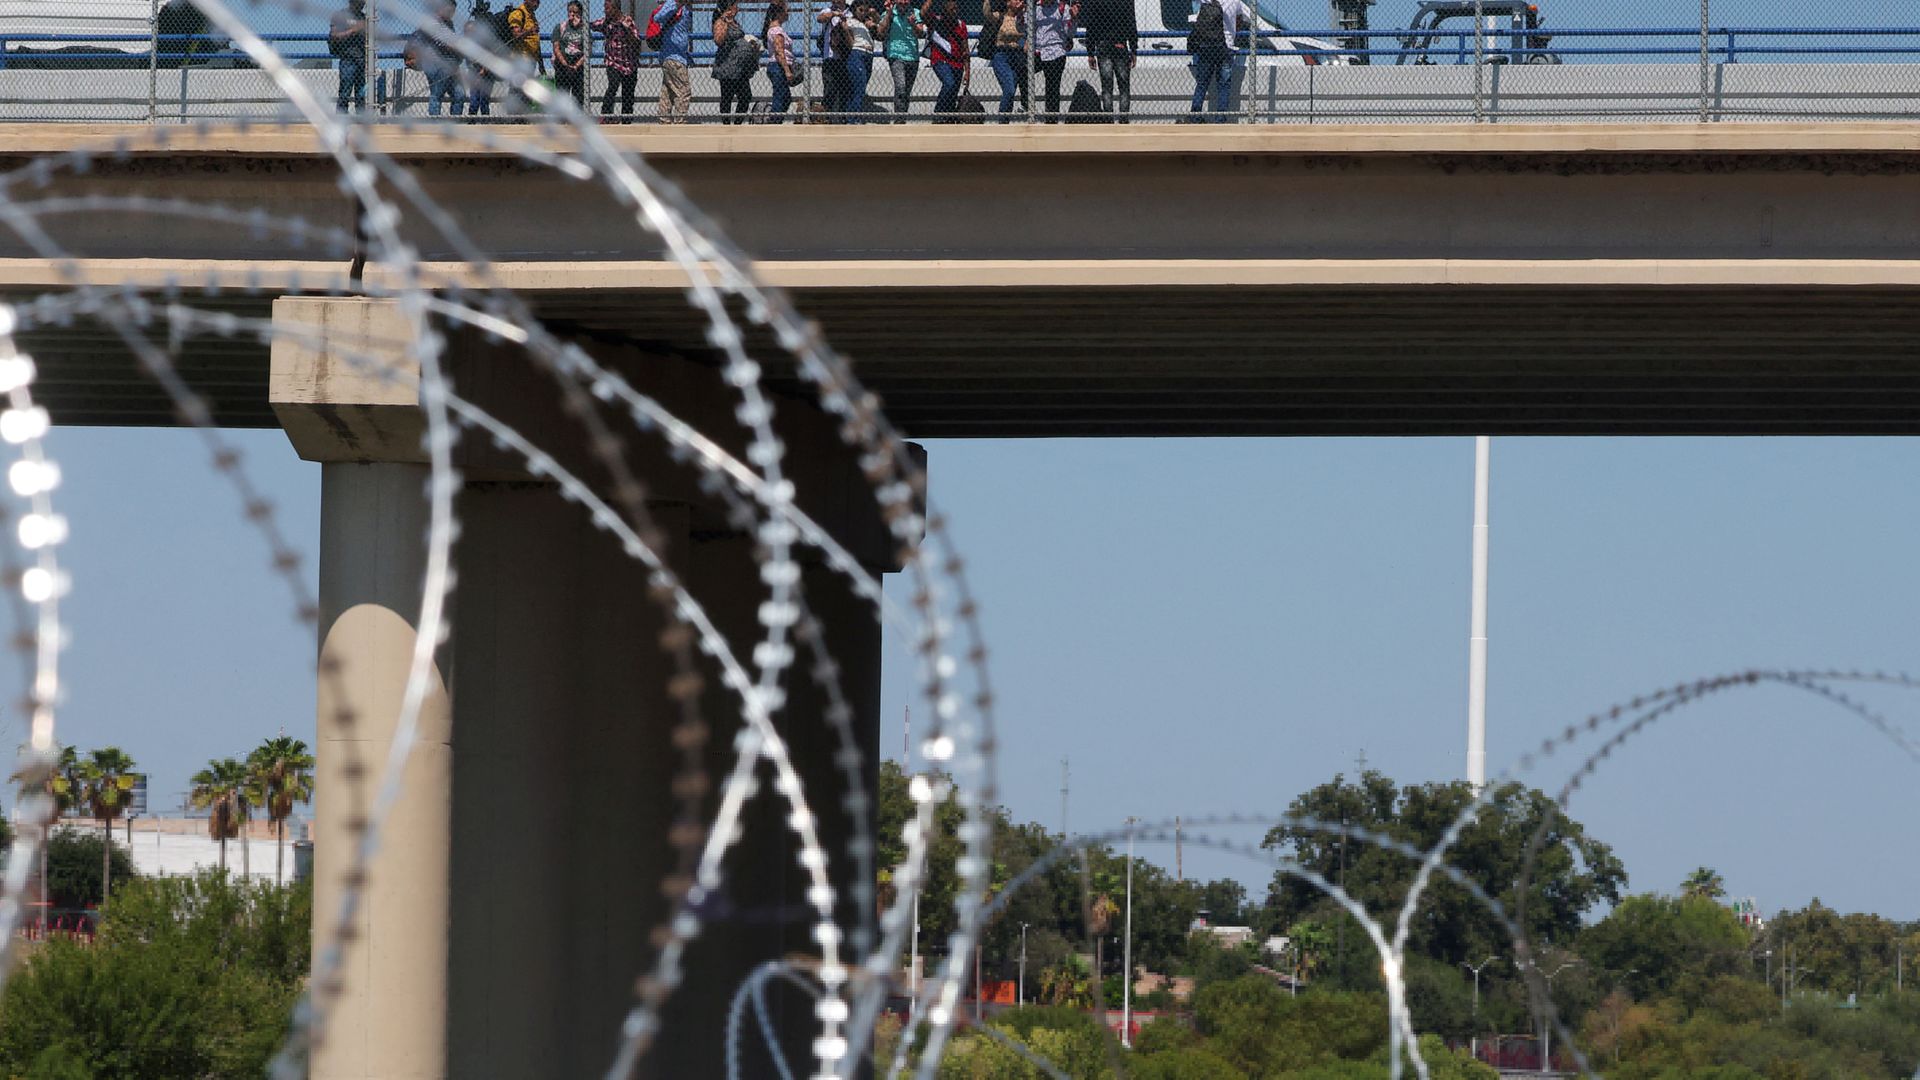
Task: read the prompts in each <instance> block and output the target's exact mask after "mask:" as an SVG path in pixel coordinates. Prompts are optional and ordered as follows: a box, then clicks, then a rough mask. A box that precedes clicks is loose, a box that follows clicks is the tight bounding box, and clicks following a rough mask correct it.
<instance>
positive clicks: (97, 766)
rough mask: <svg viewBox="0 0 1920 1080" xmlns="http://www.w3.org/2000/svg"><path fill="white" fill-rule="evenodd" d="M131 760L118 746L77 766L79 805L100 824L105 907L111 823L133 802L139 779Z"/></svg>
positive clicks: (108, 888)
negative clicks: (134, 790) (136, 782)
mask: <svg viewBox="0 0 1920 1080" xmlns="http://www.w3.org/2000/svg"><path fill="white" fill-rule="evenodd" d="M133 770H134V763H133V758H131V757H129V756H128V755H127V752H126V751H124V750H122V749H120V748H119V747H117V746H105V747H101V748H100V749H98V750H95V751H93V752H91V753H89V754H88V755H87V756H86V758H85V759H83V760H82V761H81V762H80V763H79V768H78V774H79V779H80V796H79V801H80V804H81V805H83V806H85V807H86V808H87V812H88V813H89V814H91V815H92V816H93V819H94V820H95V821H98V822H99V823H100V840H101V843H102V845H104V846H103V847H102V849H101V852H100V903H101V906H102V907H104V906H106V902H107V897H108V896H110V895H111V894H112V892H113V862H112V859H111V855H110V853H111V851H112V847H113V836H112V834H113V823H114V821H115V820H117V819H118V818H119V817H120V815H121V814H122V813H124V812H125V811H126V809H127V806H128V804H129V803H131V802H132V801H133V785H134V782H135V781H136V780H137V779H138V774H136V773H135V772H134V771H133Z"/></svg>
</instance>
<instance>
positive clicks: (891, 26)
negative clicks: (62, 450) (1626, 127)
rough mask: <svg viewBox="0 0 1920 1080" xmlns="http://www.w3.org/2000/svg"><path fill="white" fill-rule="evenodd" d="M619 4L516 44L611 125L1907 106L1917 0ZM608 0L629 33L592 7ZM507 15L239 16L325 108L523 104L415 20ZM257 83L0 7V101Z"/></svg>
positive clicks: (142, 21) (273, 100) (95, 14)
mask: <svg viewBox="0 0 1920 1080" xmlns="http://www.w3.org/2000/svg"><path fill="white" fill-rule="evenodd" d="M508 2H509V0H495V3H497V4H500V5H505V4H507V3H508ZM595 2H596V3H601V4H604V2H605V0H595ZM634 2H635V0H616V4H618V3H625V4H626V5H628V6H627V7H626V8H625V11H624V12H623V11H622V10H620V9H619V8H618V7H615V8H613V9H612V10H609V9H608V8H606V7H604V6H603V7H602V9H601V10H597V11H588V12H584V13H583V15H584V20H585V21H586V22H588V23H589V24H590V26H589V27H588V28H587V29H586V30H585V32H584V33H582V32H581V30H580V29H578V28H574V29H571V30H569V31H568V32H567V33H565V34H562V35H561V36H562V37H563V38H566V39H567V40H568V41H569V42H571V43H575V44H578V43H579V42H580V41H581V40H582V39H584V43H585V47H586V50H587V53H586V55H587V59H586V62H585V65H584V70H583V71H582V72H581V73H580V74H579V75H578V76H573V75H572V74H571V73H570V72H566V71H563V70H561V69H560V67H559V57H558V55H557V54H556V52H555V49H554V41H555V38H556V32H557V31H560V30H562V28H563V26H564V25H565V24H566V22H567V19H568V12H567V11H566V9H565V6H564V5H563V4H562V0H545V3H544V4H543V5H541V6H540V7H538V8H536V9H534V10H533V11H532V12H531V14H532V21H533V24H534V25H537V26H538V28H539V36H538V38H537V41H538V46H537V51H534V52H528V53H526V54H525V56H526V59H527V60H528V62H529V63H537V65H538V67H539V69H540V70H541V76H542V77H544V78H546V79H548V80H549V82H550V84H551V85H554V86H556V87H557V88H558V89H560V90H564V91H568V92H572V93H574V94H576V95H577V97H578V99H579V100H580V101H581V102H582V104H583V105H584V106H585V107H586V108H587V109H588V110H589V111H590V112H596V113H603V114H604V115H606V116H607V117H608V118H609V119H610V120H614V121H624V120H629V119H631V120H633V121H658V120H663V119H664V120H669V121H686V122H698V123H776V122H784V123H846V124H858V123H893V122H908V121H912V122H941V123H974V124H978V123H996V122H1011V123H1029V122H1042V123H1045V122H1063V123H1113V122H1120V123H1200V122H1206V123H1282V124H1301V123H1406V122H1482V123H1515V122H1542V121H1584V120H1599V119H1620V120H1642V121H1644V120H1668V121H1674V122H1683V121H1696V122H1698V121H1706V122H1720V121H1737V120H1765V119H1821V118H1845V119H1863V120H1864V119H1920V7H1914V6H1912V5H1911V4H1909V3H1894V2H1892V0H1859V2H1857V3H1854V4H1852V5H1849V6H1845V7H1839V6H1824V7H1823V6H1816V5H1813V4H1810V3H1808V2H1807V0H1699V2H1695V0H1539V2H1533V3H1529V2H1526V0H1377V2H1375V0H1328V6H1327V7H1326V8H1325V9H1324V10H1323V9H1322V7H1321V4H1322V0H1303V2H1301V3H1294V4H1280V3H1278V2H1277V0H1081V2H1080V3H1078V4H1069V3H1067V2H1066V0H951V3H949V0H933V2H932V3H930V4H926V5H925V6H920V5H921V3H922V0H861V2H860V3H859V4H857V5H856V6H853V7H846V6H842V3H843V0H789V4H788V7H787V10H786V11H785V14H784V18H778V17H776V18H775V19H772V20H770V19H769V7H768V4H767V3H765V2H755V3H745V4H741V5H739V7H738V8H737V12H736V13H737V19H736V20H735V21H736V22H737V25H738V26H739V28H740V32H739V37H740V38H742V39H744V40H740V41H734V42H731V43H729V42H725V41H716V40H715V37H716V35H715V34H714V28H715V23H716V15H717V14H718V12H716V9H715V7H714V5H713V4H712V3H711V2H706V3H696V4H691V5H689V6H688V7H687V8H686V9H685V11H686V15H685V26H684V28H683V30H684V34H683V40H682V42H681V47H682V48H683V49H684V52H685V54H686V60H685V64H684V66H679V65H678V63H677V62H676V61H675V60H674V58H673V56H672V55H671V54H672V53H673V51H674V46H673V43H672V42H671V41H667V42H664V43H663V44H664V45H665V49H664V50H663V48H661V47H653V46H649V45H648V44H647V43H646V42H645V41H644V40H641V39H644V38H645V37H646V33H647V26H648V23H649V21H650V19H651V18H652V17H653V16H654V15H656V12H655V11H653V10H652V8H651V7H650V6H647V2H646V0H640V3H641V4H642V6H641V7H640V8H639V9H638V10H635V9H634V8H633V7H632V6H631V5H632V4H633V3H634ZM776 11H777V9H776ZM623 15H629V16H630V17H631V18H632V20H633V21H632V23H631V24H630V26H631V29H629V30H621V29H620V28H618V27H617V26H613V25H612V24H611V23H609V22H608V21H606V20H612V22H613V23H617V22H618V21H619V19H620V18H621V16H623ZM507 16H508V13H507V11H506V10H505V8H504V7H500V8H496V7H492V6H489V4H488V3H486V0H481V2H480V3H478V4H475V3H474V2H473V0H461V3H460V6H459V7H458V8H453V7H451V6H449V7H448V8H445V9H441V10H435V9H434V8H433V7H432V6H431V0H429V3H428V4H426V5H422V4H420V3H418V2H417V0H406V2H405V3H398V2H385V3H383V0H365V6H364V7H353V8H342V9H340V10H338V11H330V10H325V9H322V8H305V9H295V10H289V9H283V8H274V7H271V6H262V7H260V8H257V9H256V12H255V16H254V23H253V25H254V26H255V28H256V29H258V30H259V31H260V32H261V33H262V35H263V36H264V37H265V38H266V39H267V40H268V41H269V42H270V43H271V45H272V46H273V47H274V48H275V49H276V50H278V51H279V52H280V53H281V54H282V55H283V56H284V57H286V58H287V59H288V60H290V61H292V63H293V65H294V67H295V71H296V74H297V76H298V77H299V78H301V79H302V80H304V81H305V82H306V83H307V84H308V86H309V88H310V89H311V90H312V91H313V92H314V93H315V94H317V95H319V96H320V97H321V98H323V99H326V100H332V101H334V102H335V104H336V105H337V106H339V107H341V108H343V109H357V110H361V111H364V112H366V113H368V114H369V115H372V116H376V117H397V116H427V115H430V114H431V115H440V116H444V117H447V118H449V119H451V118H453V117H455V116H458V117H459V118H460V119H461V120H462V121H463V122H482V123H510V122H517V121H524V120H525V119H526V118H527V115H526V114H528V113H529V112H531V111H533V106H532V105H531V104H530V103H528V102H526V101H525V100H523V99H521V98H520V97H519V96H518V95H517V94H513V93H510V92H508V91H507V90H506V88H505V86H504V84H503V83H501V82H499V81H498V80H496V79H495V78H493V77H491V76H490V75H488V74H486V73H484V72H483V71H481V70H480V69H478V68H477V67H476V66H475V65H472V64H469V63H466V62H464V61H462V60H461V59H460V58H459V57H458V55H456V54H455V53H454V52H453V51H452V50H450V49H446V48H436V46H435V43H433V42H431V41H428V40H425V39H421V38H415V37H414V34H415V31H416V28H417V27H418V26H419V25H420V24H421V23H423V22H432V21H434V20H436V19H439V18H445V19H447V20H449V21H448V22H445V23H441V24H440V25H444V26H447V27H448V28H449V33H454V34H461V35H466V36H469V37H471V38H472V39H473V40H474V41H475V42H476V44H484V45H488V46H489V47H492V48H495V49H497V48H499V45H498V37H497V36H496V32H497V33H507V32H509V30H508V19H507ZM521 25H525V24H524V23H523V24H521ZM725 25H726V22H725V21H724V20H723V21H722V22H721V26H722V27H723V29H724V27H725ZM356 26H357V27H358V28H360V29H362V30H364V32H363V33H359V34H357V35H356V34H353V33H349V34H347V35H345V36H344V37H343V36H342V34H341V33H340V31H341V30H342V29H346V30H349V31H351V30H354V29H355V28H356ZM961 27H964V31H960V29H959V28H961ZM610 33H611V34H613V35H614V38H615V39H618V38H619V37H620V35H621V34H625V35H627V39H626V42H625V43H624V44H623V42H622V41H620V40H612V44H611V46H610V44H609V42H610V38H609V34H610ZM720 36H722V37H726V36H730V35H726V34H724V33H723V34H722V35H720ZM783 38H784V41H785V43H786V45H785V48H784V55H782V53H783V50H782V47H781V40H782V39H783ZM635 46H637V48H636V47H635ZM525 47H526V46H525V44H524V43H523V48H525ZM629 53H632V54H635V55H633V56H632V58H631V61H629V58H628V55H627V54H629ZM729 53H735V54H736V55H733V56H731V57H730V58H729V56H728V54H729ZM610 54H611V55H610ZM749 54H750V55H749ZM783 61H784V62H783ZM628 68H630V69H631V75H628V74H627V73H626V71H625V70H622V69H628ZM743 71H744V72H745V73H746V74H745V77H744V78H742V77H741V72H743ZM729 74H730V75H731V76H732V77H731V78H727V79H725V81H723V79H722V78H721V77H717V76H728V75H729ZM283 102H284V96H283V95H282V94H281V93H280V92H279V91H278V89H277V88H276V87H274V86H272V85H270V83H269V81H268V80H267V78H266V76H265V75H264V74H263V73H261V72H260V71H259V70H258V69H257V67H256V66H255V65H254V64H253V63H252V61H251V60H250V59H249V58H248V57H247V56H246V55H245V54H244V53H242V52H240V51H239V50H237V49H235V48H234V47H233V46H232V44H231V43H230V42H228V41H226V40H225V39H224V38H222V37H219V36H218V35H214V34H210V33H208V31H207V28H206V25H205V23H204V20H202V19H200V18H199V17H198V13H197V11H196V10H195V9H194V8H193V7H192V5H191V0H170V2H168V3H164V4H163V3H160V2H159V0H102V2H98V3H90V4H88V5H85V6H82V5H80V4H79V3H77V2H69V0H0V120H47V121H125V122H141V123H179V122H186V121H192V120H198V119H231V118H234V117H238V116H242V115H246V116H253V117H269V116H274V115H277V114H279V113H280V112H281V111H282V109H283V108H284V105H283Z"/></svg>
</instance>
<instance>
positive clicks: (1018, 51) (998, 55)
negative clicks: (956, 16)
mask: <svg viewBox="0 0 1920 1080" xmlns="http://www.w3.org/2000/svg"><path fill="white" fill-rule="evenodd" d="M980 42H981V46H980V47H981V48H982V49H987V48H991V49H992V50H993V77H994V79H995V80H996V81H998V82H999V83H1000V122H1001V123H1003V124H1004V123H1006V122H1007V119H1008V117H1009V116H1010V115H1011V114H1012V112H1013V95H1014V92H1015V91H1018V92H1019V94H1020V103H1021V104H1022V105H1025V104H1026V103H1027V5H1026V0H1007V6H1006V7H1005V8H1004V9H1002V10H1001V11H1000V12H999V13H998V14H994V13H991V12H989V13H988V15H987V21H986V24H985V25H984V26H982V27H981V28H980Z"/></svg>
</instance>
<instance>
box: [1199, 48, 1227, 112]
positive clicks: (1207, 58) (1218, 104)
mask: <svg viewBox="0 0 1920 1080" xmlns="http://www.w3.org/2000/svg"><path fill="white" fill-rule="evenodd" d="M1232 68H1233V54H1232V53H1230V52H1209V51H1202V52H1196V53H1194V54H1193V110H1192V112H1193V122H1194V123H1199V122H1200V108H1201V106H1203V105H1205V104H1206V103H1207V98H1208V96H1209V95H1211V96H1212V98H1213V121H1214V123H1224V122H1225V121H1226V118H1227V92H1228V89H1229V86H1228V82H1227V73H1228V72H1229V71H1231V70H1232Z"/></svg>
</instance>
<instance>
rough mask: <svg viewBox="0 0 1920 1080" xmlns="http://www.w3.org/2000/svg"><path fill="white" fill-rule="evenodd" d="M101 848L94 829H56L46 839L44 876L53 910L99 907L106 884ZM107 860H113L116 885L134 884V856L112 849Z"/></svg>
mask: <svg viewBox="0 0 1920 1080" xmlns="http://www.w3.org/2000/svg"><path fill="white" fill-rule="evenodd" d="M100 848H101V837H100V834H99V833H97V832H94V831H92V830H91V829H75V828H56V829H54V830H52V831H51V832H50V833H49V834H48V835H47V843H46V847H45V848H44V849H43V854H45V855H46V867H45V870H44V872H45V874H46V882H47V900H48V902H49V903H50V904H51V905H52V907H54V908H63V909H68V910H73V909H78V908H88V907H98V906H99V905H100V898H101V896H102V895H104V893H103V889H102V886H103V885H104V884H105V882H104V881H103V880H102V879H101V876H100V868H101V850H100ZM107 857H108V858H111V859H112V860H113V880H114V881H116V882H120V883H123V884H124V883H125V882H128V881H132V880H133V878H134V876H135V875H134V870H133V856H131V855H129V854H128V853H127V849H126V847H125V846H123V845H121V844H114V845H112V847H111V848H110V849H109V854H108V856H107Z"/></svg>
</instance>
